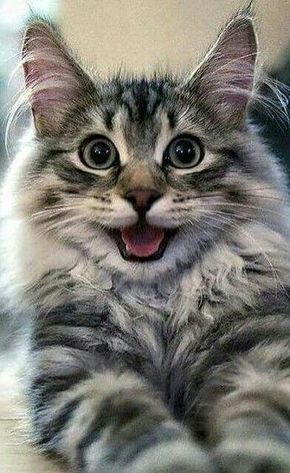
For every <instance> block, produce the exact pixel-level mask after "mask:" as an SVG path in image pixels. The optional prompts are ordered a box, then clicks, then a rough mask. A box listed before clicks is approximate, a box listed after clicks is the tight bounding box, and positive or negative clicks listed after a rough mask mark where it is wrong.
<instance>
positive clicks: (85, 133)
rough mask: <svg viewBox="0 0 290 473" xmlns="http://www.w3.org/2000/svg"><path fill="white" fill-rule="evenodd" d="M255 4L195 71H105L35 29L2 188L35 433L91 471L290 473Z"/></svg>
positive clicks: (288, 362)
mask: <svg viewBox="0 0 290 473" xmlns="http://www.w3.org/2000/svg"><path fill="white" fill-rule="evenodd" d="M256 56H257V44H256V37H255V32H254V29H253V24H252V19H251V15H250V13H249V12H248V11H246V12H242V13H239V14H238V15H236V16H235V17H234V18H233V19H232V20H231V21H230V22H229V23H228V25H227V26H226V28H225V29H224V30H223V31H222V33H221V35H220V37H219V39H218V41H217V42H216V44H215V45H214V46H213V48H212V49H211V50H210V51H209V53H208V54H207V56H206V57H205V59H204V61H203V62H202V63H201V64H200V66H199V67H198V68H197V69H196V70H195V71H194V72H193V73H192V74H191V75H190V76H189V77H188V76H184V77H179V78H177V77H173V76H172V77H171V76H170V75H164V76H162V75H156V76H153V77H150V78H146V77H143V78H125V77H123V76H121V75H119V76H118V75H117V76H116V77H113V78H111V79H109V80H108V81H102V80H100V79H99V78H98V77H94V76H93V75H92V74H89V73H87V72H85V71H84V70H83V68H82V67H81V66H80V64H79V63H78V62H77V61H76V60H75V59H74V58H73V56H72V54H71V53H70V52H69V51H68V49H67V47H66V46H65V44H64V42H63V40H62V39H61V37H60V35H59V33H58V32H57V31H56V30H55V28H54V27H53V26H51V25H50V24H49V23H47V22H46V21H44V20H41V19H38V18H34V19H33V20H32V21H31V22H30V23H29V25H28V28H27V30H26V33H25V38H24V46H23V64H24V74H25V80H26V86H27V97H28V99H29V102H30V105H31V108H32V112H33V117H34V126H33V129H32V130H31V131H30V132H29V133H28V135H27V136H26V138H25V142H22V143H21V146H20V148H21V149H20V152H19V154H18V155H17V156H16V157H15V159H14V161H13V163H12V164H11V166H10V169H9V170H8V173H7V176H6V179H5V182H4V185H3V194H2V204H3V205H2V207H3V208H2V212H3V213H4V225H3V252H4V253H3V254H2V257H1V258H2V264H3V265H4V269H3V275H4V277H3V279H4V282H3V289H2V291H3V298H4V300H5V301H6V303H5V304H6V312H8V313H10V314H11V317H12V316H15V315H17V316H18V317H20V318H21V319H22V320H23V321H24V320H28V319H29V320H30V321H31V331H30V336H29V344H30V345H29V347H30V348H29V359H28V361H27V370H28V371H29V374H27V383H28V390H27V395H28V397H27V399H28V403H29V406H30V416H31V423H32V437H33V440H34V442H35V443H36V444H37V445H38V446H39V447H40V448H41V449H42V450H43V451H45V452H52V453H54V454H57V455H59V456H61V457H62V458H64V459H65V460H66V461H67V463H68V465H70V467H71V468H72V469H73V470H74V471H79V472H81V473H107V472H110V473H112V472H124V473H131V472H132V473H161V472H162V473H165V472H174V473H190V472H196V473H197V472H198V473H201V472H213V471H222V472H232V473H250V472H255V473H258V472H259V473H260V472H267V473H270V472H271V473H281V472H283V473H285V472H290V319H289V315H290V312H289V309H290V302H289V298H288V294H287V289H288V288H289V280H290V279H289V274H290V273H289V269H290V268H289V266H290V265H289V235H290V234H289V206H288V197H287V190H286V185H285V177H284V175H283V172H282V170H281V169H280V167H279V164H278V163H277V161H276V159H275V157H273V156H272V155H271V154H270V152H269V150H268V148H267V146H266V145H265V144H264V143H262V142H261V140H260V138H259V136H258V134H257V133H256V130H255V129H254V127H253V126H252V125H251V124H250V123H249V120H248V119H247V111H248V107H249V104H251V102H252V100H254V99H255V96H256V95H257V94H258V92H257V90H258V79H257V76H256V73H255V69H256V66H255V64H256Z"/></svg>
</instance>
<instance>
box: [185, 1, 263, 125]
mask: <svg viewBox="0 0 290 473" xmlns="http://www.w3.org/2000/svg"><path fill="white" fill-rule="evenodd" d="M256 58H257V40H256V34H255V30H254V26H253V21H252V16H251V14H250V11H249V10H247V11H244V12H242V13H239V14H238V15H237V16H235V17H234V18H233V19H232V20H231V21H230V22H229V23H228V24H227V26H226V27H225V29H224V30H223V31H222V33H221V34H220V36H219V38H218V40H217V42H216V43H215V45H214V46H213V47H212V49H211V50H210V51H209V53H208V54H207V56H206V57H205V59H204V61H203V62H202V63H201V64H200V66H199V67H198V68H197V69H196V71H195V72H194V73H193V74H192V76H191V78H190V80H189V82H188V83H187V86H188V85H189V86H190V87H191V89H192V91H194V92H195V95H196V94H197V96H198V98H199V100H201V101H203V102H204V103H205V104H207V105H208V108H209V109H211V108H212V109H213V111H215V112H216V113H217V114H218V116H219V117H220V118H223V119H227V120H228V121H231V123H235V125H237V124H240V123H241V122H242V121H243V119H244V117H245V112H246V109H247V105H248V102H249V100H250V98H251V95H252V92H253V88H254V81H255V64H256Z"/></svg>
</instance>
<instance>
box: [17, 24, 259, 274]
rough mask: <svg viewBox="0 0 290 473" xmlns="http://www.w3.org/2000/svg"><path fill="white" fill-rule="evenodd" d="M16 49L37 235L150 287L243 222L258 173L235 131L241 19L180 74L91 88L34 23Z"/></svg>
mask: <svg viewBox="0 0 290 473" xmlns="http://www.w3.org/2000/svg"><path fill="white" fill-rule="evenodd" d="M24 51H25V55H26V63H25V75H26V82H27V85H28V88H29V90H30V89H31V104H32V109H33V113H34V119H35V127H36V138H35V149H34V152H33V153H32V155H31V156H30V158H29V161H28V163H26V165H25V167H24V168H25V170H24V174H25V176H24V178H23V186H22V192H23V193H24V198H23V202H25V205H24V212H25V214H26V216H27V217H28V218H29V219H30V221H31V222H32V224H33V225H34V226H35V227H37V229H38V231H39V234H40V235H41V234H42V232H43V233H45V234H47V235H50V236H51V238H57V239H60V240H62V241H63V242H65V244H67V245H69V246H73V247H75V248H78V249H79V250H80V251H82V252H85V253H86V254H88V255H89V256H90V257H91V258H94V259H95V260H96V261H98V262H99V264H100V265H101V266H103V267H105V268H107V269H110V270H112V271H118V272H122V273H126V274H127V275H129V276H130V275H132V277H134V278H138V277H140V278H147V279H150V280H152V279H154V278H158V277H159V276H160V275H161V274H164V273H165V274H166V273H168V272H170V271H173V270H174V269H175V268H180V267H182V266H183V267H185V266H187V265H190V264H192V261H193V259H194V258H196V257H198V255H199V253H200V252H202V251H204V248H206V247H208V246H209V245H213V244H216V242H217V241H218V240H219V239H220V238H224V237H226V235H227V234H228V233H229V232H231V231H232V230H233V229H235V228H236V226H237V225H239V224H240V223H241V222H242V221H245V219H247V218H249V204H252V205H253V204H254V203H256V202H257V192H255V190H256V191H257V189H259V188H260V189H262V187H263V186H265V181H267V178H268V177H267V172H266V168H265V169H264V171H263V170H262V171H261V169H259V175H258V171H257V166H258V164H259V167H260V163H258V161H259V158H258V159H257V156H255V152H254V151H253V149H252V146H251V145H249V144H248V141H249V140H248V139H247V138H248V133H249V132H248V131H247V128H246V125H245V113H246V107H247V104H248V98H249V96H250V95H251V91H252V86H253V68H254V63H255V54H256V43H255V36H254V33H253V29H252V23H251V20H250V19H249V18H248V17H246V16H240V17H238V18H236V19H235V20H234V21H233V22H231V23H230V24H229V26H228V27H227V29H226V30H225V31H224V33H223V35H222V36H221V38H220V40H219V42H218V43H217V44H216V45H215V47H214V48H213V50H212V51H211V53H210V54H209V57H208V58H207V59H206V60H205V61H204V62H203V63H202V65H201V66H200V67H199V68H198V70H197V71H196V72H195V73H194V74H193V75H192V76H191V77H190V78H188V79H179V80H178V79H173V78H171V77H168V76H164V77H162V76H159V77H158V78H156V77H155V78H152V79H130V80H129V79H124V78H122V77H121V76H119V77H116V78H114V79H112V80H110V81H109V82H106V83H103V82H100V81H94V80H92V79H90V78H89V77H88V76H87V75H86V74H85V73H84V72H83V71H82V70H81V69H80V67H79V66H78V65H77V64H76V63H75V62H74V61H73V60H72V59H71V57H70V56H69V55H68V53H67V51H66V50H65V49H64V46H63V44H62V43H61V40H60V38H59V36H58V35H56V33H55V32H53V30H52V29H51V27H50V26H49V25H47V24H45V23H43V22H36V23H32V25H31V26H30V27H29V28H28V31H27V34H26V39H25V44H24ZM44 51H45V53H44ZM263 172H264V175H263ZM246 204H247V205H246ZM253 213H254V212H253V211H251V212H250V217H252V216H253Z"/></svg>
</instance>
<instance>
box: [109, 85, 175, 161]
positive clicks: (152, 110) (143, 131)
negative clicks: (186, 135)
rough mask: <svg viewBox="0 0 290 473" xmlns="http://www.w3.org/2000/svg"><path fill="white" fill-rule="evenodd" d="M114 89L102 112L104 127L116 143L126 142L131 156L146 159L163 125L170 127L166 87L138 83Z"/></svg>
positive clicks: (154, 145) (153, 147)
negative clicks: (114, 138) (115, 137)
mask: <svg viewBox="0 0 290 473" xmlns="http://www.w3.org/2000/svg"><path fill="white" fill-rule="evenodd" d="M116 89H117V90H115V93H114V94H111V97H110V101H109V102H108V101H107V107H106V109H105V111H104V112H105V123H106V126H107V128H108V129H109V130H110V131H111V133H112V135H115V136H117V137H118V141H119V140H120V139H122V140H123V141H125V144H126V147H127V150H128V154H129V155H130V156H131V157H134V158H138V159H146V158H148V153H149V152H150V153H152V152H153V150H154V149H155V147H156V144H157V141H158V137H159V135H160V133H161V131H162V129H164V126H167V127H171V115H172V114H171V113H170V110H169V108H168V93H166V91H165V85H164V84H162V83H156V82H153V83H151V82H150V81H146V80H140V81H131V82H129V83H127V84H125V85H123V87H122V88H121V87H120V88H119V89H118V88H117V87H116ZM120 89H121V90H120Z"/></svg>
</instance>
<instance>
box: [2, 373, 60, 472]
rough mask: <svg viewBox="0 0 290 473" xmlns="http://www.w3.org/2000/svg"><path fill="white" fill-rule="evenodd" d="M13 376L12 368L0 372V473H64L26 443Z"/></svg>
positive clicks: (21, 410)
mask: <svg viewBox="0 0 290 473" xmlns="http://www.w3.org/2000/svg"><path fill="white" fill-rule="evenodd" d="M15 373H16V370H15V368H14V367H12V366H11V365H10V367H9V369H5V370H1V373H0V393H1V394H0V472H1V473H64V470H63V469H62V468H61V467H60V466H59V465H57V464H55V463H54V462H53V461H52V460H48V459H46V458H45V457H44V456H43V455H41V454H40V453H38V452H37V451H36V450H35V449H34V448H32V447H31V446H30V445H29V443H28V441H27V437H28V435H27V428H25V420H24V419H25V416H24V407H23V402H22V401H21V395H20V394H19V389H18V386H19V383H18V382H17V381H16V379H17V378H16V375H15Z"/></svg>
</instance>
